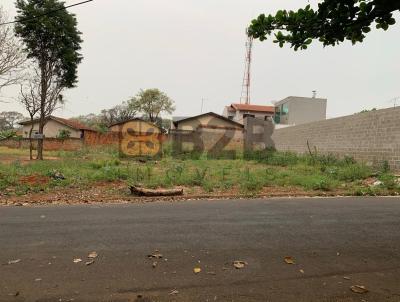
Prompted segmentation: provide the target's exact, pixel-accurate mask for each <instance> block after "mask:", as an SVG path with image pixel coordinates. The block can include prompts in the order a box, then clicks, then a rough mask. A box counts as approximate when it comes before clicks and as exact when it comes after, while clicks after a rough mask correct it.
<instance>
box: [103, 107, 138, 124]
mask: <svg viewBox="0 0 400 302" xmlns="http://www.w3.org/2000/svg"><path fill="white" fill-rule="evenodd" d="M136 113H137V110H136V108H134V107H132V106H129V104H128V103H127V102H123V103H122V104H121V105H117V106H115V107H113V108H111V109H104V110H102V111H101V114H100V118H101V121H102V122H103V123H104V124H105V125H107V126H110V125H112V124H115V123H119V122H124V121H128V120H130V119H133V118H134V117H135V116H136Z"/></svg>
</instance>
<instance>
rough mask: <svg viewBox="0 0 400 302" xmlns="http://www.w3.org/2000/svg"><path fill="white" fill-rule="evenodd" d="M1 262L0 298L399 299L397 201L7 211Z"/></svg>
mask: <svg viewBox="0 0 400 302" xmlns="http://www.w3.org/2000/svg"><path fill="white" fill-rule="evenodd" d="M155 250H159V252H160V253H161V254H162V255H163V259H159V260H155V259H148V258H147V255H148V254H152V253H154V251H155ZM93 251H96V252H97V253H98V257H97V258H95V262H94V263H93V264H91V265H88V266H87V265H85V263H86V262H88V261H89V260H88V259H87V256H88V254H89V253H90V252H93ZM285 256H291V257H293V258H294V260H295V262H296V264H294V265H289V264H286V263H285V262H284V257H285ZM76 258H81V259H82V262H80V263H74V262H73V260H74V259H76ZM18 259H20V260H21V261H20V262H18V263H13V264H8V262H9V261H12V260H18ZM235 260H242V261H245V262H247V263H248V264H247V265H246V266H245V268H243V269H235V268H234V267H233V265H232V261H235ZM156 261H157V265H156V267H155V268H153V262H156ZM0 263H1V264H2V265H0V301H138V302H139V301H145V302H148V301H271V302H275V301H277V302H280V301H282V302H283V301H285V302H288V301H296V302H302V301H304V302H314V301H318V302H328V301H329V302H333V301H340V302H352V301H360V302H361V301H369V302H377V301H400V199H398V198H342V199H270V200H234V201H188V202H179V203H152V204H138V205H105V206H68V207H38V208H25V207H3V208H0ZM195 267H199V268H201V269H202V271H201V272H200V273H199V274H194V272H193V269H194V268H195ZM353 285H363V286H365V287H366V288H367V289H368V290H369V292H368V293H365V294H357V293H354V292H352V291H351V290H350V287H351V286H353ZM174 290H176V291H177V292H173V291H174Z"/></svg>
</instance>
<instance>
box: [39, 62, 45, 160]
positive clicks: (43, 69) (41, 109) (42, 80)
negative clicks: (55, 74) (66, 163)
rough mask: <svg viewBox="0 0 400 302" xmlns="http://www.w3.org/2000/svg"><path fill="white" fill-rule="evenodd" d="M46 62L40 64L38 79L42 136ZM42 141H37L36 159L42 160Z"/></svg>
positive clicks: (41, 132)
mask: <svg viewBox="0 0 400 302" xmlns="http://www.w3.org/2000/svg"><path fill="white" fill-rule="evenodd" d="M46 66H47V64H46V62H45V60H44V59H42V61H41V62H40V77H41V79H40V80H41V91H40V117H39V134H41V135H42V136H43V130H44V125H45V122H46V112H45V106H46V95H47V81H46V80H47V79H46V69H47V68H46ZM43 140H44V137H43V139H39V140H38V144H37V159H38V160H43Z"/></svg>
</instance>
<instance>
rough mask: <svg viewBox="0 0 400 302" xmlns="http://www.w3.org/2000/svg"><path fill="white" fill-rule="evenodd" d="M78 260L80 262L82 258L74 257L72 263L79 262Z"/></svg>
mask: <svg viewBox="0 0 400 302" xmlns="http://www.w3.org/2000/svg"><path fill="white" fill-rule="evenodd" d="M79 262H82V259H80V258H76V259H74V263H79Z"/></svg>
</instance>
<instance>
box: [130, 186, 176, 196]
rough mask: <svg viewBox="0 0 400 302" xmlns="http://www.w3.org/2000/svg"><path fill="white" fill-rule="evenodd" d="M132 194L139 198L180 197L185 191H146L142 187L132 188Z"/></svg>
mask: <svg viewBox="0 0 400 302" xmlns="http://www.w3.org/2000/svg"><path fill="white" fill-rule="evenodd" d="M130 189H131V193H132V194H133V195H137V196H146V197H156V196H180V195H183V189H170V190H168V189H157V190H152V189H145V188H141V187H136V186H131V187H130Z"/></svg>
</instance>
